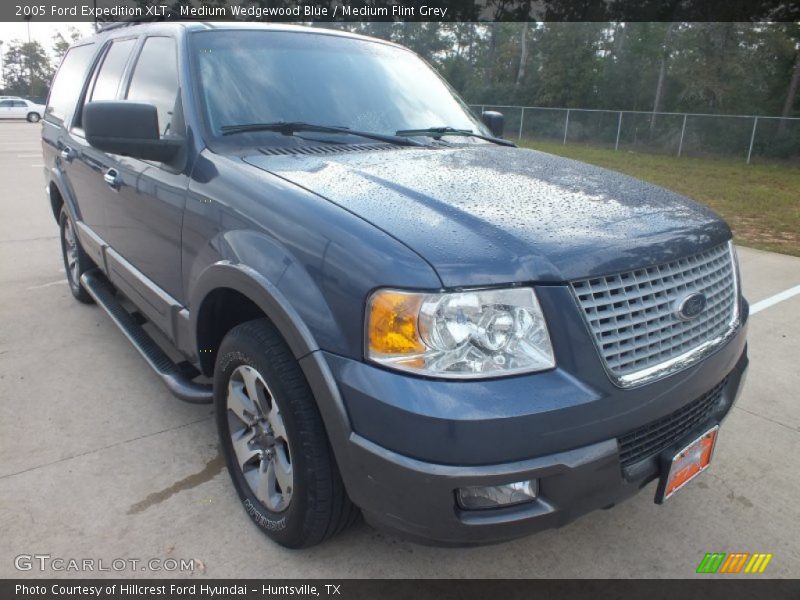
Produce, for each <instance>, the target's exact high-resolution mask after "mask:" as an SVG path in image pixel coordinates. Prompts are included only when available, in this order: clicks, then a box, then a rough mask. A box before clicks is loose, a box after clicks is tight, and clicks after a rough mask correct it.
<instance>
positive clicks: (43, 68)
mask: <svg viewBox="0 0 800 600" xmlns="http://www.w3.org/2000/svg"><path fill="white" fill-rule="evenodd" d="M52 74H53V70H52V66H51V64H50V57H49V56H48V55H47V52H46V51H45V49H44V48H43V47H42V45H41V44H40V43H39V42H36V41H34V42H24V43H23V42H21V41H19V40H11V42H10V43H9V45H8V50H7V51H6V53H5V56H4V60H3V80H4V81H5V89H6V93H7V94H11V95H17V96H24V97H27V98H35V99H42V98H45V97H46V96H47V90H48V88H49V85H50V78H51V77H52Z"/></svg>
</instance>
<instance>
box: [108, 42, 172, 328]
mask: <svg viewBox="0 0 800 600" xmlns="http://www.w3.org/2000/svg"><path fill="white" fill-rule="evenodd" d="M128 79H129V82H128V84H127V86H126V89H125V90H124V92H122V93H121V96H122V97H123V98H124V99H126V100H130V101H135V102H144V103H148V104H153V105H155V107H156V108H157V110H158V122H159V129H160V131H161V135H162V137H163V136H166V135H170V136H172V135H181V134H182V124H181V123H180V121H182V120H181V119H180V118H176V119H173V117H174V116H175V112H176V107H178V106H179V105H180V94H179V83H178V63H177V44H176V41H175V39H174V38H172V37H163V36H154V37H148V38H146V39H145V40H144V43H143V44H142V45H141V49H140V51H139V54H138V57H137V58H136V59H135V62H134V64H133V67H132V69H131V73H130V76H129V78H128ZM179 112H180V111H179ZM176 128H177V129H178V130H177V131H176ZM116 158H117V161H116V164H115V165H113V168H112V171H113V172H111V173H109V170H106V172H105V179H107V180H108V181H107V182H106V183H105V184H106V185H108V186H111V187H114V188H115V192H114V193H112V194H110V195H109V196H108V201H107V204H106V215H107V219H108V221H107V222H108V230H107V234H106V237H107V241H108V243H109V245H110V246H111V248H113V249H114V251H115V252H117V253H118V254H119V255H121V257H122V258H123V259H124V261H126V262H127V263H129V264H130V265H132V266H133V268H134V269H136V270H137V271H138V272H139V274H141V275H144V276H145V277H146V278H147V280H148V281H149V282H152V283H154V284H155V285H156V286H157V287H158V288H159V289H160V290H163V291H164V292H166V293H167V294H169V295H170V296H171V297H172V298H173V299H175V300H177V301H178V302H183V300H184V299H183V293H182V286H181V227H182V223H183V209H184V204H185V201H186V190H187V187H188V177H187V175H186V173H185V169H184V168H183V167H182V166H180V165H171V164H162V163H157V162H151V161H143V160H138V159H133V158H126V157H116ZM109 175H111V177H109ZM125 267H126V265H123V268H122V270H123V271H124V270H125ZM139 274H137V273H135V272H134V273H133V275H131V274H128V275H127V276H128V277H131V276H132V277H134V278H135V277H137V276H138V275H139ZM118 275H119V276H125V275H124V274H123V273H119V274H118ZM131 283H132V284H133V283H135V284H136V285H137V286H141V281H136V282H133V281H132V282H131ZM164 318H165V319H166V318H168V316H164ZM156 320H159V319H156Z"/></svg>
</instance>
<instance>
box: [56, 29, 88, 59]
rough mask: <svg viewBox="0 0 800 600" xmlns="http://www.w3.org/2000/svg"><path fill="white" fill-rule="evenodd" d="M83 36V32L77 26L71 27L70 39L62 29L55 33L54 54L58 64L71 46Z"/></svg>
mask: <svg viewBox="0 0 800 600" xmlns="http://www.w3.org/2000/svg"><path fill="white" fill-rule="evenodd" d="M80 38H81V32H80V31H78V29H77V28H75V27H70V28H69V40H67V39H66V38H65V37H64V35H63V34H62V33H61V32H60V31H56V32H55V33H54V34H53V55H54V57H55V62H56V64H58V63H60V62H61V59H62V58H64V55H65V54H66V53H67V50H69V47H70V46H71V45H72V44H74V43H75V42H77V41H78V40H79V39H80Z"/></svg>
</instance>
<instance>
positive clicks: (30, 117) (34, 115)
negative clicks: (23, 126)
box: [28, 112, 42, 123]
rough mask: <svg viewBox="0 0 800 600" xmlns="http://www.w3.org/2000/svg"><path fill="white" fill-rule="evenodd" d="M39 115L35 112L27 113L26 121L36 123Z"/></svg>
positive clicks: (39, 117)
mask: <svg viewBox="0 0 800 600" xmlns="http://www.w3.org/2000/svg"><path fill="white" fill-rule="evenodd" d="M41 118H42V117H41V115H40V114H39V113H36V112H30V113H28V123H38V122H39V119H41Z"/></svg>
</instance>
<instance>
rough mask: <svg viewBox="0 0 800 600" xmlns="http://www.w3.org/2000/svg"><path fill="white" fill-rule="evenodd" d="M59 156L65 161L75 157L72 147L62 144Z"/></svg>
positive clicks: (70, 160)
mask: <svg viewBox="0 0 800 600" xmlns="http://www.w3.org/2000/svg"><path fill="white" fill-rule="evenodd" d="M61 158H63V159H64V160H65V161H67V162H72V159H73V158H75V154H74V153H73V151H72V148H70V147H69V146H64V147H63V148H62V149H61Z"/></svg>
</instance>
